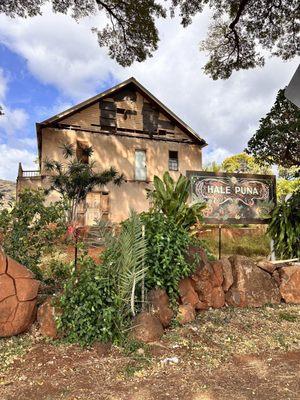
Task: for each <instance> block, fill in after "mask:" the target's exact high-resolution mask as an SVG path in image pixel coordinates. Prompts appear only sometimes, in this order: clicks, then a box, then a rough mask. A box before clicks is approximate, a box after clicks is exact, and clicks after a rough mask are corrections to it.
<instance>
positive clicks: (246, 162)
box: [222, 153, 272, 174]
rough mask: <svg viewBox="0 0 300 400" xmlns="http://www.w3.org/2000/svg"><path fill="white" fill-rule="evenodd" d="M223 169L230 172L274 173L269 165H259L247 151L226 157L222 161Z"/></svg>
mask: <svg viewBox="0 0 300 400" xmlns="http://www.w3.org/2000/svg"><path fill="white" fill-rule="evenodd" d="M222 171H224V172H230V173H232V172H237V173H249V174H272V170H271V169H270V168H269V167H267V166H265V165H259V164H258V163H257V162H256V161H255V159H254V157H251V156H249V155H248V154H246V153H240V154H235V155H234V156H231V157H227V158H225V160H224V161H223V162H222Z"/></svg>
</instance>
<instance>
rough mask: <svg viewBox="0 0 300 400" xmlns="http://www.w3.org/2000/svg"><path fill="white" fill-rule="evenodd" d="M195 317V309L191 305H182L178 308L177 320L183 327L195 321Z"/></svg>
mask: <svg viewBox="0 0 300 400" xmlns="http://www.w3.org/2000/svg"><path fill="white" fill-rule="evenodd" d="M195 316H196V314H195V309H194V307H192V306H191V304H181V305H180V306H179V307H178V314H177V320H178V322H179V323H180V324H181V325H185V324H188V323H190V322H192V321H194V319H195Z"/></svg>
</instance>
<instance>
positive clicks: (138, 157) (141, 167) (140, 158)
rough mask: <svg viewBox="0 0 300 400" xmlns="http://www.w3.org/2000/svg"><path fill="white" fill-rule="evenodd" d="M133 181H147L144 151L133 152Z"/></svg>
mask: <svg viewBox="0 0 300 400" xmlns="http://www.w3.org/2000/svg"><path fill="white" fill-rule="evenodd" d="M135 179H136V180H137V181H146V180H147V166H146V151H145V150H135Z"/></svg>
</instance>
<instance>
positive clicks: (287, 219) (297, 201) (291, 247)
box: [268, 190, 300, 259]
mask: <svg viewBox="0 0 300 400" xmlns="http://www.w3.org/2000/svg"><path fill="white" fill-rule="evenodd" d="M268 233H269V235H270V236H271V237H272V239H273V240H274V248H275V252H276V255H277V256H278V257H280V258H283V259H284V258H297V257H300V190H297V191H296V192H294V193H293V194H292V196H291V197H290V198H289V199H288V200H287V201H283V202H282V203H279V204H278V205H277V206H276V207H275V208H274V210H273V211H272V214H271V222H270V224H269V227H268Z"/></svg>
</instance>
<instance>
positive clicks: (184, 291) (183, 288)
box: [178, 278, 200, 308]
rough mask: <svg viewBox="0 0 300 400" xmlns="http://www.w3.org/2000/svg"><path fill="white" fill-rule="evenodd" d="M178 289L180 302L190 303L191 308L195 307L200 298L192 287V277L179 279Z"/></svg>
mask: <svg viewBox="0 0 300 400" xmlns="http://www.w3.org/2000/svg"><path fill="white" fill-rule="evenodd" d="M178 290H179V295H180V299H181V302H182V304H190V305H191V306H192V307H193V308H196V306H197V304H198V303H199V301H200V300H199V297H198V295H197V293H196V291H195V289H194V286H193V281H192V279H191V278H184V279H181V281H180V282H179V287H178Z"/></svg>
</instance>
